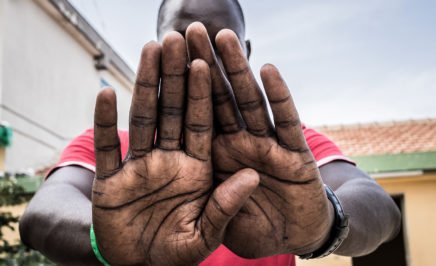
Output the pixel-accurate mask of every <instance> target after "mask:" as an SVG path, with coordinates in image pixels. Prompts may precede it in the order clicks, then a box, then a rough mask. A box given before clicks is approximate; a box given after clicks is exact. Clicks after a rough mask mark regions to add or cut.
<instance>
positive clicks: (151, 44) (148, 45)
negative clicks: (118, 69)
mask: <svg viewBox="0 0 436 266" xmlns="http://www.w3.org/2000/svg"><path fill="white" fill-rule="evenodd" d="M159 48H160V43H158V42H156V41H149V42H147V43H146V44H144V46H143V47H142V52H143V53H144V52H145V51H148V50H149V49H154V50H155V49H159Z"/></svg>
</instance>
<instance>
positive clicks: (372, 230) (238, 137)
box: [20, 0, 400, 265]
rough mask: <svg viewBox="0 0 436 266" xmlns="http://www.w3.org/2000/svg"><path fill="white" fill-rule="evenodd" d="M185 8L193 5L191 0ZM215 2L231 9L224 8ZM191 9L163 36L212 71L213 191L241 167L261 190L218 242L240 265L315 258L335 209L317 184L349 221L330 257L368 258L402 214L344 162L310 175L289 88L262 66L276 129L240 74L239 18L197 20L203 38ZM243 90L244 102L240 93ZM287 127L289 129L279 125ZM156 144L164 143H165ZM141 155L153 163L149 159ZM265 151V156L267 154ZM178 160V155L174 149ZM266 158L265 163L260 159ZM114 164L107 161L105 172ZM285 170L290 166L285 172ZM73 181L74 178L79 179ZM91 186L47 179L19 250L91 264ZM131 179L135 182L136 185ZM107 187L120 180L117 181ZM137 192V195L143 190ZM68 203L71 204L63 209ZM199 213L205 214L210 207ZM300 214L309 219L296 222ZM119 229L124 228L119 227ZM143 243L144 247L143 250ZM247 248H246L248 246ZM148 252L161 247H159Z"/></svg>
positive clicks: (87, 175)
mask: <svg viewBox="0 0 436 266" xmlns="http://www.w3.org/2000/svg"><path fill="white" fill-rule="evenodd" d="M191 2H192V3H195V2H197V1H194V0H191ZM220 3H222V4H225V5H230V2H227V1H222V2H220ZM216 6H220V5H216V1H215V5H214V4H213V3H211V2H210V1H205V0H203V1H202V5H201V9H202V12H207V10H213V9H214V8H215V7H216ZM195 7H196V6H195V5H194V6H192V8H193V10H188V11H189V12H180V13H179V14H178V15H177V16H173V19H172V20H171V21H174V24H171V23H169V24H168V25H169V26H168V25H167V28H166V31H167V30H176V31H179V32H180V33H183V34H185V33H186V38H187V43H188V48H189V49H188V50H189V53H190V57H191V59H195V58H202V59H203V60H205V61H206V62H207V63H208V64H209V67H210V75H211V83H212V91H213V100H214V112H215V122H216V123H215V129H216V133H217V135H216V138H214V140H213V151H214V152H213V161H214V162H213V163H214V171H215V176H216V178H217V180H218V181H219V182H217V183H220V182H223V181H224V183H222V184H221V185H220V186H219V187H221V186H222V185H224V184H225V183H226V182H228V180H232V177H230V178H229V176H232V174H234V173H236V172H237V171H238V170H240V169H243V168H246V167H251V168H253V169H255V170H257V171H258V172H259V174H260V185H259V188H257V189H256V190H255V191H254V194H253V196H252V197H250V198H249V200H248V202H247V204H246V205H245V206H244V207H242V210H241V211H240V212H239V213H238V214H237V216H235V217H234V218H233V220H232V222H231V223H230V224H229V225H228V228H227V234H226V235H225V236H224V243H225V244H226V245H227V246H228V247H230V248H231V249H232V250H233V251H234V252H236V253H237V254H238V255H240V256H245V257H261V256H266V255H271V254H278V253H288V252H294V253H296V254H300V253H304V252H306V251H311V250H313V249H316V248H317V247H319V246H320V245H321V244H322V242H323V241H324V240H325V236H327V235H328V233H329V230H330V229H329V227H330V225H331V223H332V219H331V218H332V217H331V206H330V203H329V202H328V200H327V199H326V197H325V194H324V190H323V189H322V186H321V185H322V182H321V181H323V182H324V183H326V184H328V185H330V186H331V187H332V188H333V189H334V190H335V193H336V194H337V195H338V197H339V198H340V200H341V201H342V204H343V205H344V209H345V211H346V212H347V214H349V215H350V226H351V228H350V234H349V237H348V238H347V239H346V241H345V242H344V243H343V245H342V246H341V247H340V249H339V250H338V251H337V252H336V253H337V254H341V255H348V256H355V255H362V254H366V253H368V252H371V251H372V250H374V249H375V248H376V247H377V246H378V245H380V244H381V243H383V242H384V241H386V240H387V239H389V238H391V237H392V236H394V235H395V232H396V230H397V228H398V226H399V221H400V219H399V212H398V210H397V209H396V207H395V205H394V203H393V201H392V200H391V199H390V198H389V196H388V195H387V194H386V193H385V192H384V191H383V190H382V189H381V188H380V187H379V186H378V185H377V184H376V183H375V182H374V181H373V180H371V179H370V178H369V177H368V176H367V175H366V174H364V173H362V172H361V171H360V170H359V169H358V168H356V167H355V166H353V165H351V164H349V163H346V162H342V161H335V162H331V163H328V164H326V165H324V166H322V167H320V169H319V171H318V169H317V168H316V165H315V166H314V163H313V162H312V160H313V158H312V157H311V154H309V153H308V152H306V151H305V150H306V149H307V146H305V145H306V144H305V142H304V139H303V140H302V139H301V136H302V134H301V129H300V128H299V127H298V126H295V124H296V121H298V114H297V112H296V110H295V107H294V106H293V103H292V101H291V98H290V97H289V98H288V97H287V95H289V92H288V90H287V89H286V85H285V84H284V82H283V80H282V78H281V77H280V75H279V73H278V71H277V70H276V69H275V68H274V67H273V66H270V65H268V66H266V67H265V68H264V69H263V70H262V79H263V82H264V87H265V90H266V92H267V96H268V99H269V102H270V104H271V103H272V104H271V105H272V107H273V113H274V119H275V121H276V122H275V125H276V126H275V127H273V126H272V125H271V123H270V122H269V118H268V116H267V114H266V112H265V109H264V106H265V100H264V99H263V98H262V97H261V95H260V94H259V86H257V84H256V83H255V81H254V79H253V78H252V74H251V71H250V70H249V69H247V70H245V71H239V70H242V69H245V67H246V66H247V65H248V64H247V61H246V56H244V55H247V54H248V51H249V49H248V47H247V46H245V42H243V41H241V40H243V39H244V38H243V37H244V35H243V32H241V30H240V29H241V28H243V27H241V25H224V24H225V23H227V22H232V23H241V22H238V20H237V19H233V20H230V19H228V18H227V17H226V15H225V13H223V12H221V13H220V17H219V18H217V17H214V16H213V12H211V14H209V15H204V14H203V15H204V17H205V19H206V18H207V19H208V21H205V24H206V25H207V27H208V32H209V34H208V33H207V32H205V31H204V30H203V28H202V26H201V25H198V24H197V25H193V26H192V27H190V29H187V27H188V25H189V23H187V22H188V21H189V20H191V22H192V19H194V18H193V17H192V14H194V13H195V12H197V11H196V10H195ZM230 7H231V8H230ZM226 8H227V9H229V10H230V9H231V10H234V6H227V7H226V6H224V7H222V6H220V10H221V11H222V10H225V9H226ZM184 14H188V15H184ZM234 15H235V13H234V12H233V11H232V12H229V13H228V16H229V17H233V16H234ZM213 21H220V22H221V23H214V22H213ZM235 21H236V22H235ZM176 22H177V23H176ZM176 26H177V27H179V26H180V28H177V27H176ZM223 27H226V28H231V29H234V31H235V32H236V36H238V37H235V35H234V34H232V33H231V32H228V31H224V32H222V33H220V34H218V38H217V41H216V43H215V42H212V44H211V42H210V41H209V40H208V36H210V37H211V39H212V40H215V37H216V36H215V35H217V34H216V33H218V32H219V30H220V29H222V28H223ZM237 42H240V43H241V45H242V50H241V47H240V46H239V45H236V43H237ZM214 47H217V48H218V50H219V52H220V53H219V55H220V56H221V58H222V61H223V63H224V64H223V67H220V66H219V65H220V59H219V58H218V57H216V56H215V54H214V53H213V50H214ZM244 53H245V54H244ZM163 54H166V53H163ZM217 62H218V63H217ZM171 65H177V63H175V62H174V63H173V64H171ZM151 68H152V69H153V67H151ZM154 68H155V69H158V66H157V65H156V64H155V66H154ZM223 73H230V74H223ZM231 73H234V74H231ZM176 76H177V75H176ZM173 77H174V76H173ZM227 78H228V79H229V80H230V82H229V81H228V79H227ZM168 80H170V79H168ZM246 89H248V90H249V91H250V93H244V90H246ZM232 92H234V95H235V96H236V97H235V98H236V99H235V98H234V96H233V93H232ZM250 97H253V98H250ZM154 98H155V97H154ZM284 99H285V100H284ZM245 100H247V101H245ZM167 111H168V110H167ZM164 113H165V112H164ZM159 114H160V115H159V117H160V118H162V117H164V116H165V115H162V109H161V110H160V111H159ZM167 114H168V112H167ZM226 119H227V120H226ZM229 119H230V120H229ZM286 119H287V120H286ZM283 121H293V122H292V123H281V122H283ZM277 122H279V123H277ZM140 124H141V123H140ZM160 124H161V123H160ZM172 124H174V125H175V124H177V123H168V125H172ZM178 125H180V124H178ZM180 127H181V126H180ZM159 128H160V129H162V132H163V134H167V135H166V136H164V137H163V138H162V136H160V138H159V139H160V140H158V142H157V143H156V146H155V147H154V149H156V148H158V151H159V150H166V149H170V150H171V149H174V148H175V145H179V144H177V143H179V142H178V140H176V139H175V138H172V137H169V136H171V134H172V133H171V132H173V130H174V131H178V130H179V129H177V128H178V127H175V128H173V127H172V126H169V127H165V126H163V127H162V126H160V127H159ZM165 132H166V133H165ZM168 134H169V136H168ZM130 136H131V139H130V142H131V145H135V141H136V143H144V141H145V142H146V143H150V141H151V139H152V137H150V134H149V135H147V136H148V137H147V138H146V139H144V138H143V136H144V135H142V134H141V135H137V134H136V135H133V134H132V133H131V135H130ZM132 136H133V137H132ZM112 139H113V138H112ZM162 140H164V141H163V143H162ZM223 143H225V144H226V145H223ZM238 149H242V151H243V152H239V151H238ZM140 150H141V149H140ZM145 150H147V152H149V153H150V152H151V153H152V154H154V153H153V152H155V151H154V150H152V151H148V149H145ZM268 150H270V152H269V153H268V152H267V151H268ZM177 152H178V153H179V154H180V153H183V152H182V151H180V150H178V151H177ZM185 153H186V151H185ZM265 154H268V155H267V156H261V155H265ZM247 155H248V156H247ZM144 157H146V156H144ZM104 158H106V157H104ZM285 159H286V160H285ZM142 160H143V159H142ZM98 161H99V160H98V159H97V172H98V171H99V170H98V169H99V166H98V165H99V163H98ZM115 161H116V160H115ZM115 161H114V160H110V162H111V163H113V162H115ZM289 162H294V163H295V164H291V165H290V163H289ZM297 166H298V167H297ZM302 167H303V168H302ZM238 173H240V172H238ZM249 173H250V172H249ZM251 173H253V172H251ZM78 176H80V178H77V177H78ZM247 176H255V174H247ZM92 177H93V173H92V172H91V171H88V170H84V169H81V168H79V167H65V168H62V169H60V170H58V171H56V172H55V173H54V174H52V175H51V176H50V178H49V180H48V181H47V182H45V183H44V185H43V186H42V188H41V189H40V191H39V192H38V193H37V194H36V195H35V197H34V198H33V199H32V202H31V203H30V205H29V207H28V209H27V210H26V213H25V215H24V217H23V220H22V222H21V224H20V233H21V235H22V239H23V241H24V242H25V243H27V244H28V245H30V246H32V247H34V248H36V249H38V250H40V251H42V252H43V253H44V254H46V255H48V257H50V258H52V259H53V260H54V261H56V262H58V263H60V264H71V265H93V264H95V263H96V261H95V258H94V257H93V254H92V251H91V250H90V247H89V244H88V243H89V233H88V232H89V226H90V224H91V209H92V208H91V206H92V205H91V202H90V195H91V181H90V180H92ZM130 178H131V179H133V180H135V178H133V177H130ZM321 178H322V180H321ZM128 179H129V178H128ZM113 180H123V178H114V179H113ZM119 182H121V181H119ZM121 184H122V182H121ZM118 185H120V184H118ZM219 187H218V188H219ZM242 187H243V186H242ZM136 190H138V193H140V188H136ZM247 194H250V193H247ZM66 198H67V199H74V200H72V201H71V200H59V199H66ZM312 198H313V199H314V201H312ZM117 200H119V198H111V199H108V202H106V203H107V204H109V205H110V204H112V203H116V202H117ZM255 201H257V203H255ZM148 204H150V202H149V203H148ZM199 205H201V204H199ZM110 206H113V205H110ZM201 206H203V208H204V207H205V206H207V204H206V205H204V204H203V205H201ZM201 208H202V207H199V209H201ZM311 210H312V212H311ZM315 210H316V211H315ZM318 212H319V213H320V214H318ZM126 213H129V211H126ZM302 213H305V214H304V215H302ZM110 217H113V216H110ZM253 217H257V218H256V221H258V223H256V225H253V224H254V223H253V224H251V223H252V221H253ZM300 219H301V220H302V221H304V222H301V223H300V227H301V226H303V227H304V226H309V227H310V226H313V225H314V224H318V225H319V227H320V228H321V229H319V228H315V229H314V230H318V231H316V232H317V233H313V231H311V230H299V228H300V227H299V226H295V223H298V222H299V221H300ZM243 222H247V223H249V224H251V227H250V230H246V228H247V227H244V225H243ZM118 224H119V226H120V227H121V226H122V223H118ZM103 226H107V225H102V227H103ZM313 227H315V226H313ZM96 228H98V227H96ZM189 228H190V230H191V232H195V229H196V227H195V226H194V227H192V226H191V227H189ZM45 229H48V230H45ZM166 229H167V230H164V231H165V232H167V233H168V232H170V231H171V230H172V227H166ZM98 230H99V229H97V239H99V240H98V241H99V243H100V241H105V240H100V239H101V238H102V236H101V235H102V234H99V231H98ZM119 230H121V229H119ZM167 235H170V234H169V233H168V234H167ZM116 237H119V236H118V235H117V236H116ZM286 237H287V239H286ZM247 238H248V239H256V241H247V240H246V241H244V243H242V244H243V245H241V244H240V239H247ZM259 238H261V241H260V240H259ZM215 240H217V242H219V241H220V240H222V239H220V238H219V237H218V238H215ZM107 241H109V240H107ZM143 242H145V243H149V244H150V242H147V241H143ZM247 242H249V243H250V245H247ZM252 242H259V243H262V244H263V247H267V246H268V247H270V248H266V249H260V247H259V246H257V245H256V243H252ZM191 244H192V243H191ZM102 245H103V246H104V244H102ZM153 245H157V244H156V242H154V244H153ZM192 245H193V244H192ZM200 246H201V245H200ZM195 247H199V246H195ZM159 248H162V247H159ZM152 249H153V248H152ZM150 250H151V249H150ZM142 251H143V249H142ZM132 252H135V251H132ZM137 252H138V254H137V257H138V258H139V259H138V261H140V260H141V258H146V257H147V256H148V259H150V256H149V254H150V253H147V254H143V253H144V252H142V253H141V250H140V249H139V251H137ZM103 253H104V255H105V256H111V255H109V253H108V252H107V251H106V253H105V250H104V248H103ZM182 253H183V252H182ZM141 254H142V255H141ZM153 254H155V255H153V256H151V258H153V257H154V258H159V259H160V258H161V257H160V256H162V254H156V253H153ZM175 254H177V252H175V253H174V252H173V253H171V252H167V253H165V255H166V257H165V258H164V259H166V260H169V261H171V262H174V263H175V264H176V263H177V258H179V257H180V256H176V255H175ZM171 255H173V256H174V257H177V258H173V256H171ZM198 255H199V254H190V256H188V257H189V258H187V257H184V259H183V260H186V261H192V262H194V261H198V259H200V257H201V256H198ZM141 256H142V257H141ZM182 257H183V256H182ZM111 259H114V258H111ZM149 261H150V260H149ZM151 261H153V260H151Z"/></svg>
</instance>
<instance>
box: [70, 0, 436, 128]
mask: <svg viewBox="0 0 436 266" xmlns="http://www.w3.org/2000/svg"><path fill="white" fill-rule="evenodd" d="M70 1H71V2H72V3H73V5H74V6H75V7H76V8H77V9H78V10H79V11H80V12H81V13H82V15H83V16H84V17H85V18H87V19H88V20H89V21H90V23H91V24H92V25H93V26H94V27H95V28H96V29H97V31H98V32H99V33H100V34H101V35H102V36H103V38H105V39H106V40H107V42H108V43H109V44H111V46H112V47H113V48H114V50H115V51H117V53H118V54H119V55H120V56H121V57H122V58H123V59H124V60H126V62H127V63H128V64H129V65H130V66H131V68H132V69H133V70H136V68H137V65H138V61H139V56H140V52H141V48H142V46H143V45H144V44H145V43H146V42H148V41H150V40H156V20H157V11H158V8H159V5H160V0H123V1H122V0H70ZM240 3H241V6H242V8H243V10H244V13H245V19H246V25H247V38H248V39H250V40H251V43H252V56H251V58H250V62H251V66H252V69H253V71H254V73H255V75H256V76H257V77H258V80H259V81H260V78H259V70H260V68H261V66H262V65H263V64H265V63H272V64H274V65H276V66H277V67H278V68H279V69H280V72H281V73H282V76H283V77H284V78H285V80H286V82H287V84H288V87H289V89H290V91H291V94H292V95H293V97H294V101H295V103H296V105H297V108H298V111H299V114H300V118H301V120H302V121H303V122H304V123H306V124H308V125H312V126H320V125H339V124H341V125H343V124H358V123H370V122H386V121H402V120H407V119H427V118H436V16H435V15H434V14H436V1H434V0H354V1H349V0H330V1H325V0H307V1H296V0H268V1H266V0H263V1H259V0H258V1H254V0H240Z"/></svg>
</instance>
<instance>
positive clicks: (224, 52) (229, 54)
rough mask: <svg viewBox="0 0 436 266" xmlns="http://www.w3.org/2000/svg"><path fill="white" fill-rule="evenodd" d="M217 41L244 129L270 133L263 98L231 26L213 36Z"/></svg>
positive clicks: (262, 133)
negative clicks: (230, 28)
mask: <svg viewBox="0 0 436 266" xmlns="http://www.w3.org/2000/svg"><path fill="white" fill-rule="evenodd" d="M216 45H217V47H218V50H219V52H220V54H221V58H222V60H223V63H224V68H225V69H226V72H227V76H228V77H229V80H230V83H231V84H232V87H233V92H234V93H235V96H236V101H237V103H238V107H239V111H240V112H241V114H242V117H243V118H244V121H245V123H246V124H247V130H248V131H249V132H250V133H252V134H254V135H257V136H267V135H270V134H271V133H272V125H271V121H270V119H269V117H268V111H267V108H266V105H265V101H264V98H263V95H262V92H261V90H260V88H259V85H258V84H257V82H256V79H255V77H254V75H253V72H251V69H250V66H249V64H248V60H247V58H246V57H245V54H244V51H243V50H242V48H241V45H240V43H239V39H238V37H237V36H236V34H235V33H234V32H232V31H231V30H222V31H220V32H219V33H218V35H217V36H216Z"/></svg>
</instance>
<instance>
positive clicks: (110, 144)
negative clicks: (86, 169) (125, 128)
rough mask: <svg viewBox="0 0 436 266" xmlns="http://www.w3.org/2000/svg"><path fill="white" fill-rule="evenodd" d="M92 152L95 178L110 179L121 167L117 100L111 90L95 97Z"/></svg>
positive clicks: (105, 90)
mask: <svg viewBox="0 0 436 266" xmlns="http://www.w3.org/2000/svg"><path fill="white" fill-rule="evenodd" d="M94 151H95V163H96V167H95V174H96V177H97V178H106V177H110V176H112V175H113V174H114V173H115V172H116V171H117V170H118V169H119V168H120V167H121V150H120V140H119V138H118V130H117V99H116V95H115V92H114V91H113V90H112V89H104V90H103V91H101V92H100V93H99V94H98V96H97V101H96V104H95V113H94Z"/></svg>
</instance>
